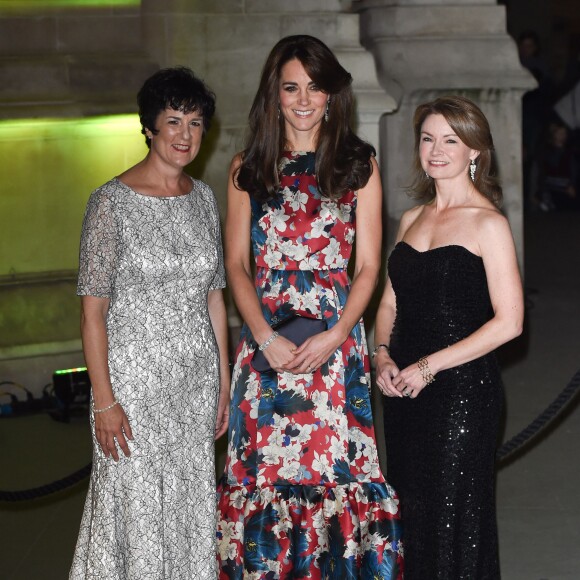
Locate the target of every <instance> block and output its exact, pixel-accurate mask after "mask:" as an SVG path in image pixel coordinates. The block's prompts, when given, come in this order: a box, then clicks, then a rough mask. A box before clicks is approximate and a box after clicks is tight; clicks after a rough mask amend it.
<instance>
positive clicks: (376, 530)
mask: <svg viewBox="0 0 580 580" xmlns="http://www.w3.org/2000/svg"><path fill="white" fill-rule="evenodd" d="M398 504H399V501H398V499H397V496H396V494H395V492H394V490H393V489H392V488H391V487H390V486H389V485H388V484H387V483H385V482H365V483H358V482H351V483H348V484H344V485H340V484H329V485H311V486H308V485H293V484H283V483H281V484H274V485H268V486H263V487H256V486H239V485H230V484H228V483H227V482H226V480H225V479H223V480H222V482H221V483H220V485H219V487H218V561H219V566H220V578H222V579H226V578H227V579H230V580H231V579H238V578H239V579H241V578H244V579H262V578H264V579H265V578H268V579H269V580H270V579H271V580H274V579H276V578H286V577H292V578H309V579H326V578H329V579H330V578H342V577H345V578H361V579H362V578H364V579H368V578H383V579H385V580H396V579H400V578H402V573H403V547H402V544H401V540H400V538H401V531H402V530H401V522H400V516H399V506H398Z"/></svg>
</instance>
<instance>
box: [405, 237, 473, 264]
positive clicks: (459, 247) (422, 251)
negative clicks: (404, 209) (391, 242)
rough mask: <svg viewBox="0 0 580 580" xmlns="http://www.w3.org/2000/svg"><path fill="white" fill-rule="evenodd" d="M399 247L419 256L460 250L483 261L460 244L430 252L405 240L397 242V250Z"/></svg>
mask: <svg viewBox="0 0 580 580" xmlns="http://www.w3.org/2000/svg"><path fill="white" fill-rule="evenodd" d="M397 246H405V247H407V248H409V249H410V250H411V251H413V252H414V253H415V254H419V255H425V254H430V253H432V252H439V251H443V250H451V249H458V250H459V251H461V252H465V253H467V254H469V255H470V256H473V257H474V258H476V259H478V260H481V259H482V257H481V256H478V255H477V254H474V253H473V252H472V251H471V250H468V249H467V248H466V247H465V246H461V245H459V244H448V245H446V246H437V247H436V248H429V249H428V250H417V249H416V248H414V247H413V246H411V244H409V243H407V242H405V241H404V240H401V241H400V242H397V244H396V245H395V248H396V247H397Z"/></svg>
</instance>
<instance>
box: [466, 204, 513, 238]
mask: <svg viewBox="0 0 580 580" xmlns="http://www.w3.org/2000/svg"><path fill="white" fill-rule="evenodd" d="M473 217H474V219H475V221H476V224H477V229H478V230H479V231H480V232H481V233H482V234H483V235H484V236H487V235H492V234H494V233H496V234H500V233H506V232H509V231H510V225H509V222H508V220H507V218H506V217H505V216H504V215H503V214H502V213H501V212H500V211H499V209H497V208H495V207H481V208H477V209H475V210H474V215H473Z"/></svg>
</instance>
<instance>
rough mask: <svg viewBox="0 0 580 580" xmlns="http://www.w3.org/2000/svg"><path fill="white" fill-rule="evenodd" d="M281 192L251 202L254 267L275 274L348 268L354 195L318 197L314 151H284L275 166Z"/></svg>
mask: <svg viewBox="0 0 580 580" xmlns="http://www.w3.org/2000/svg"><path fill="white" fill-rule="evenodd" d="M279 169H280V193H279V195H278V197H277V198H275V199H273V200H270V201H268V202H266V203H261V202H258V201H255V200H252V249H253V253H254V258H255V259H256V265H257V266H258V267H262V268H272V269H275V270H330V269H336V268H346V267H347V265H348V260H349V258H350V254H351V249H352V244H353V242H354V236H355V211H356V193H355V192H353V191H350V192H348V193H347V194H345V195H344V196H342V197H341V198H340V199H338V200H331V199H329V198H327V197H324V196H322V195H321V194H320V191H319V190H318V185H317V181H316V175H315V153H314V152H286V153H284V155H283V156H282V160H281V162H280V164H279Z"/></svg>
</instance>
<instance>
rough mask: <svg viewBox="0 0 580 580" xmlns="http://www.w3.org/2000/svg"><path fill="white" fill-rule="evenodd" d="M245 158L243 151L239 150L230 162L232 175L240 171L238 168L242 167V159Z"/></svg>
mask: <svg viewBox="0 0 580 580" xmlns="http://www.w3.org/2000/svg"><path fill="white" fill-rule="evenodd" d="M243 160H244V156H243V154H242V152H241V151H240V152H238V153H236V154H235V155H234V156H233V158H232V162H231V163H230V175H233V174H234V173H235V172H237V171H238V169H239V168H240V167H241V165H242V161H243Z"/></svg>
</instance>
